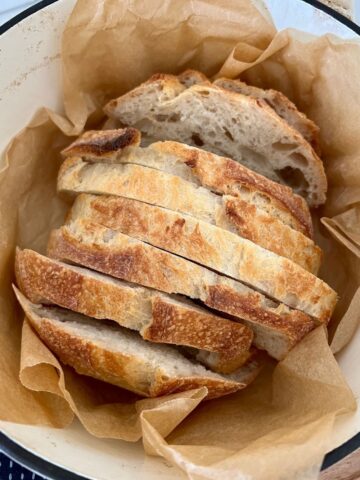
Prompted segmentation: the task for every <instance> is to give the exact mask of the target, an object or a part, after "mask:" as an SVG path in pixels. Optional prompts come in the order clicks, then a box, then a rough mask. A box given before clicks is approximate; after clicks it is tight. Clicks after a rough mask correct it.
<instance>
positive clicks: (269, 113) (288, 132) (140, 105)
mask: <svg viewBox="0 0 360 480" xmlns="http://www.w3.org/2000/svg"><path fill="white" fill-rule="evenodd" d="M157 82H158V80H156V81H155V82H152V81H151V79H150V80H148V81H147V82H145V83H143V84H141V85H140V86H138V87H136V88H135V89H134V90H132V91H131V92H128V93H127V94H125V95H123V96H121V97H119V98H117V99H115V100H112V101H111V102H109V104H107V105H106V106H105V109H104V110H105V112H106V113H107V114H108V115H109V116H110V117H114V118H118V119H119V120H121V121H123V122H124V123H126V124H128V125H134V126H136V125H137V124H139V123H141V122H142V120H144V119H145V118H147V119H148V121H149V125H150V126H149V129H147V128H146V126H145V125H144V126H143V127H142V128H143V130H144V131H145V132H148V133H150V135H151V136H153V137H154V135H158V138H160V139H162V138H169V136H168V135H167V134H166V130H167V129H166V124H162V125H159V124H158V123H156V122H157V120H156V118H155V116H156V115H159V116H160V115H169V114H171V112H173V111H176V110H179V109H180V110H181V109H182V108H184V105H186V106H188V105H189V103H191V102H194V101H198V100H200V101H203V99H204V97H207V98H209V97H211V98H212V100H213V101H214V102H220V103H221V105H225V104H226V105H227V108H228V109H232V108H234V109H235V111H237V110H239V111H243V110H244V109H249V111H252V112H254V113H255V114H256V116H257V120H258V121H259V122H260V124H261V125H263V128H264V125H265V123H267V124H268V125H270V124H271V125H272V127H273V129H274V139H275V137H279V135H281V137H282V138H286V139H287V141H288V140H289V139H291V143H292V144H293V145H294V146H296V148H297V149H298V150H299V151H298V152H295V153H296V156H297V158H298V156H299V155H300V157H301V160H303V161H304V162H306V163H307V164H308V166H307V169H306V170H303V173H304V176H305V180H306V182H307V183H308V184H309V185H308V186H306V187H305V190H306V191H304V195H305V194H306V195H307V198H308V201H309V204H311V206H318V205H321V204H323V203H324V202H325V200H326V191H327V179H326V175H325V171H324V166H323V163H322V161H321V160H320V158H319V157H318V156H317V154H316V153H315V151H314V150H313V149H312V147H311V146H310V144H309V143H308V142H307V141H306V140H305V139H304V137H303V136H302V135H301V134H300V133H298V131H297V130H295V129H294V128H293V127H291V126H289V124H288V123H287V122H286V121H284V120H283V119H282V118H281V117H280V116H279V115H278V114H277V113H275V111H274V110H273V109H272V108H271V107H270V106H269V105H268V104H267V103H266V102H265V101H264V100H262V99H256V98H252V97H248V96H245V95H241V94H239V93H236V92H234V91H229V90H225V89H223V88H220V87H217V86H215V85H207V84H200V85H192V86H191V87H189V88H185V87H184V86H183V85H182V84H181V83H180V81H179V80H178V79H177V77H175V76H171V75H167V76H166V79H165V78H164V77H162V80H161V82H162V84H161V89H162V90H163V91H164V92H167V94H165V93H164V92H163V93H162V94H161V95H159V94H158V95H154V90H155V89H156V88H157V87H158V83H157ZM134 100H135V101H136V102H137V109H134V108H133V107H134V103H133V101H134ZM207 101H209V100H207ZM152 120H154V121H155V124H156V129H157V130H156V129H155V130H156V131H157V134H155V133H154V123H152ZM195 133H196V132H195ZM275 133H276V135H275ZM193 135H194V132H192V131H191V130H190V129H187V130H186V135H185V137H184V135H182V136H181V138H183V141H186V142H187V143H191V144H196V145H198V143H197V142H196V141H195V140H192V139H193ZM173 136H174V138H176V137H177V136H179V135H177V134H173ZM208 139H209V138H208ZM275 143H276V142H275ZM209 145H210V146H211V145H212V143H211V141H210V144H209ZM215 147H216V145H215V144H214V145H212V147H211V148H215ZM269 147H270V144H269ZM209 148H210V147H209ZM215 150H216V149H215ZM260 150H261V152H262V153H261V154H262V155H266V152H265V146H264V145H263V146H261V148H260ZM275 151H276V146H275V147H274V151H273V156H272V159H273V160H272V161H273V163H274V170H276V165H277V163H278V162H277V156H276V154H275ZM300 152H301V153H300ZM259 153H260V152H259ZM234 155H235V154H234ZM267 155H268V157H269V155H270V152H269V150H268V153H267ZM278 155H280V154H279V153H278ZM235 156H236V155H235ZM285 156H286V155H285ZM236 159H237V160H239V161H241V160H240V159H239V158H236ZM289 168H293V167H290V166H289ZM282 170H283V173H284V174H285V173H286V171H287V170H286V168H285V167H283V169H282ZM274 173H275V172H274ZM310 187H311V188H310ZM299 190H300V189H299Z"/></svg>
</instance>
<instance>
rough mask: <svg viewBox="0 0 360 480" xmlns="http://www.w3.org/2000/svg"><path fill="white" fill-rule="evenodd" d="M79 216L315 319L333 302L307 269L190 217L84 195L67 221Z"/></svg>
mask: <svg viewBox="0 0 360 480" xmlns="http://www.w3.org/2000/svg"><path fill="white" fill-rule="evenodd" d="M83 217H84V218H87V219H90V220H91V221H93V222H96V223H98V224H101V225H103V226H105V227H107V228H110V229H113V230H117V231H119V232H122V233H123V234H126V235H129V236H131V237H134V238H137V239H138V240H141V241H143V242H146V243H149V244H151V245H154V246H155V247H158V248H161V249H164V250H167V251H169V252H171V253H174V254H176V255H180V256H182V257H185V258H188V259H190V260H192V261H194V262H197V263H199V264H202V265H205V266H206V267H208V268H211V269H214V270H216V271H218V272H221V273H223V274H225V275H228V276H230V277H232V278H236V279H237V280H240V281H243V282H246V283H248V284H250V285H252V286H254V287H255V288H258V289H262V290H264V291H265V292H266V293H267V294H268V295H270V296H271V297H273V298H276V299H277V300H278V301H282V302H283V303H286V304H290V306H294V307H296V308H299V309H300V310H304V311H305V312H306V313H308V314H311V315H313V316H314V317H316V318H319V319H320V321H324V320H325V319H327V316H328V315H329V312H331V311H332V309H333V308H334V306H335V303H336V299H337V298H336V294H335V292H334V291H333V290H332V289H331V288H330V287H329V286H328V285H327V284H326V283H325V282H323V281H321V280H320V279H318V278H317V277H315V276H314V275H312V274H311V273H310V272H307V271H306V270H304V269H302V268H301V267H299V266H298V265H296V264H295V263H293V262H291V261H289V260H288V259H286V258H283V257H279V256H277V255H275V254H273V253H272V252H269V251H267V250H264V249H262V248H260V247H259V246H257V245H255V244H254V243H252V242H249V241H247V240H244V239H242V238H241V237H238V236H237V235H235V234H233V233H230V232H228V231H226V230H223V229H221V228H218V227H216V226H214V225H210V224H208V223H205V222H201V221H198V220H196V219H194V218H193V217H191V216H183V215H180V214H178V213H175V212H172V211H169V210H166V209H162V208H159V207H156V206H153V205H148V204H146V203H143V202H138V201H134V200H131V199H126V198H121V197H96V196H95V197H94V196H85V195H84V196H82V197H80V198H78V201H77V202H76V203H75V204H74V207H73V217H72V220H76V219H81V218H83ZM225 246H226V248H225ZM288 302H289V303H288Z"/></svg>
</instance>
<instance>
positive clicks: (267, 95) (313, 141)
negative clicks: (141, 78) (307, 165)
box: [187, 75, 320, 154]
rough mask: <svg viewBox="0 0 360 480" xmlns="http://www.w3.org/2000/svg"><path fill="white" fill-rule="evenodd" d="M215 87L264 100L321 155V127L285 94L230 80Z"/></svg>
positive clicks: (216, 83) (221, 81)
mask: <svg viewBox="0 0 360 480" xmlns="http://www.w3.org/2000/svg"><path fill="white" fill-rule="evenodd" d="M187 76H189V75H187ZM199 83H200V82H199ZM214 85H216V86H217V87H221V88H225V89H226V90H230V91H232V92H237V93H241V94H243V95H247V96H249V97H253V98H257V99H259V100H264V101H265V102H266V103H267V104H268V105H269V106H270V107H271V108H272V109H273V110H274V111H275V112H276V113H277V114H278V115H279V116H280V117H281V118H283V119H284V120H285V121H286V122H287V123H288V124H289V125H290V126H291V127H293V128H294V129H295V130H297V131H298V132H299V133H300V135H302V136H303V137H304V138H305V140H306V141H307V142H308V143H309V144H310V145H311V146H312V147H313V149H314V150H315V152H316V153H317V154H320V146H319V131H320V129H319V127H318V126H317V125H316V124H315V123H314V122H313V121H312V120H310V119H309V118H308V117H307V116H306V115H305V114H304V113H302V112H299V110H298V109H297V108H296V106H295V105H294V104H293V102H291V101H290V100H289V99H288V98H287V97H286V96H285V95H284V94H283V93H281V92H279V91H277V90H273V89H269V90H264V89H262V88H258V87H254V86H251V85H247V84H246V83H245V82H242V81H240V80H230V79H229V78H218V79H217V80H215V81H214Z"/></svg>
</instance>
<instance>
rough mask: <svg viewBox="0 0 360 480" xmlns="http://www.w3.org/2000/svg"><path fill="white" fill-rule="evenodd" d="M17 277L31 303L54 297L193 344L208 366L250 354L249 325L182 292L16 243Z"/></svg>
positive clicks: (155, 335) (149, 333) (223, 365)
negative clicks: (148, 285) (218, 313)
mask: <svg viewBox="0 0 360 480" xmlns="http://www.w3.org/2000/svg"><path fill="white" fill-rule="evenodd" d="M15 272H16V280H17V284H18V285H19V287H20V289H21V291H22V292H23V293H24V294H25V295H26V297H27V298H28V299H29V300H30V301H31V302H33V303H43V304H44V303H45V304H48V303H50V304H51V303H53V304H55V305H59V306H61V307H64V308H67V309H69V310H73V311H75V312H78V313H82V314H84V315H88V316H90V317H94V318H97V319H109V320H113V321H115V322H117V323H118V324H119V325H121V326H123V327H127V328H130V329H133V330H136V331H139V332H140V333H141V335H142V337H143V338H145V339H146V340H150V341H152V342H158V343H170V344H176V345H182V346H188V347H192V348H197V349H199V350H201V351H202V353H200V355H199V358H200V359H202V360H203V362H205V364H206V365H207V366H209V367H210V368H211V369H212V370H215V371H217V372H221V373H230V372H232V371H234V370H236V369H237V368H239V367H240V366H241V365H242V364H244V363H245V361H246V360H247V359H248V357H249V355H250V347H251V343H252V339H253V334H252V331H251V330H250V329H249V328H248V327H246V326H245V325H242V324H241V323H238V322H234V321H231V320H227V319H225V318H222V317H218V316H216V315H214V314H211V312H209V311H206V310H205V309H203V308H200V307H198V306H197V305H195V304H193V302H191V301H189V300H186V299H184V298H181V297H175V296H169V295H166V294H164V293H160V292H157V291H155V290H150V289H148V288H143V287H139V286H136V285H133V284H130V283H127V282H123V281H121V280H117V279H115V278H112V277H108V276H105V275H102V274H99V273H96V272H94V271H91V270H88V269H85V268H80V267H76V266H72V265H67V264H65V263H62V262H58V261H56V260H53V259H50V258H47V257H44V256H43V255H40V254H39V253H36V252H34V251H32V250H22V251H21V250H19V249H17V252H16V258H15Z"/></svg>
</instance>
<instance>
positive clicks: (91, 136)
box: [61, 127, 141, 158]
mask: <svg viewBox="0 0 360 480" xmlns="http://www.w3.org/2000/svg"><path fill="white" fill-rule="evenodd" d="M140 141H141V134H140V132H139V130H136V128H131V127H128V128H120V129H117V130H89V131H87V132H85V133H83V134H82V135H81V136H80V137H79V138H77V139H76V140H75V141H74V142H73V143H71V144H70V145H69V146H68V147H66V148H65V149H64V150H63V151H62V152H61V153H62V154H63V155H64V156H65V157H69V156H70V157H72V156H80V157H81V156H87V157H91V158H96V157H102V158H104V157H105V158H106V157H107V156H113V152H119V151H121V150H124V149H125V148H127V147H132V146H139V145H140Z"/></svg>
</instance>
